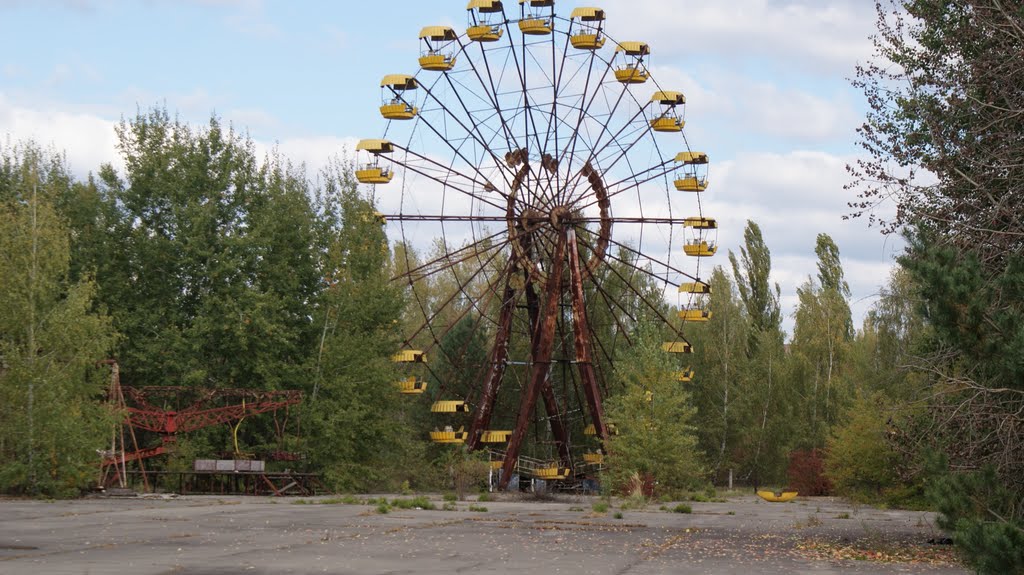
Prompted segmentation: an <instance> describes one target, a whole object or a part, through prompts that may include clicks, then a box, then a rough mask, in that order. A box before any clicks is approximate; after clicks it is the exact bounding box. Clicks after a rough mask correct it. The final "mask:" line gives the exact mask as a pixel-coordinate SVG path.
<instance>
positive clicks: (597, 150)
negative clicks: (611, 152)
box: [566, 91, 647, 190]
mask: <svg viewBox="0 0 1024 575" xmlns="http://www.w3.org/2000/svg"><path fill="white" fill-rule="evenodd" d="M625 93H626V92H625V91H623V94H625ZM623 94H620V95H619V100H618V101H616V103H615V108H613V109H612V112H611V114H610V116H609V120H610V118H611V117H612V116H614V114H615V109H617V108H618V106H619V104H620V103H621V101H622V95H623ZM646 109H647V107H646V106H643V107H641V108H640V109H639V110H638V111H637V113H636V114H634V115H633V117H632V118H630V120H629V121H628V122H626V123H625V124H624V125H623V126H622V127H621V128H619V131H617V132H615V134H614V135H613V136H612V137H611V139H610V140H609V142H608V143H606V144H604V145H603V146H599V144H600V143H601V139H602V138H603V137H604V135H605V133H607V130H608V124H607V123H606V124H605V125H604V126H602V128H601V132H600V133H599V134H598V136H597V139H596V140H595V141H594V143H593V146H592V149H591V151H590V155H589V156H588V157H587V159H586V161H585V162H584V165H586V164H591V163H593V162H594V161H595V160H598V159H599V158H600V155H601V152H602V151H604V149H605V148H607V147H608V146H609V145H611V144H612V143H613V142H617V141H618V138H619V137H620V136H621V135H622V134H623V132H625V131H626V130H627V129H628V128H629V127H630V126H635V122H636V119H637V118H639V117H640V116H642V115H643V114H644V111H645V110H646ZM609 123H610V122H609ZM601 169H602V170H605V171H607V170H608V168H607V167H605V166H603V165H602V166H601ZM579 178H580V175H579V174H577V175H576V178H575V179H574V180H572V181H570V182H569V185H568V186H566V189H568V190H573V189H575V187H576V185H578V184H579Z"/></svg>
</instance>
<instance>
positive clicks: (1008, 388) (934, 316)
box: [851, 0, 1024, 573]
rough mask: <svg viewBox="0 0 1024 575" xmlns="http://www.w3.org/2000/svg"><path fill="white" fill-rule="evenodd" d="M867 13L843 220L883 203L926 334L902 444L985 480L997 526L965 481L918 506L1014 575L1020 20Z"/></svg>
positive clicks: (1020, 488) (1004, 11)
mask: <svg viewBox="0 0 1024 575" xmlns="http://www.w3.org/2000/svg"><path fill="white" fill-rule="evenodd" d="M878 13H879V34H878V36H877V37H876V38H875V46H876V49H877V59H876V61H874V62H871V63H870V64H868V65H866V66H863V67H861V68H860V69H858V76H857V80H856V82H855V85H857V86H859V87H861V88H862V89H863V90H864V92H865V95H866V96H867V98H868V104H869V106H870V111H869V113H868V116H867V119H866V121H865V123H864V126H863V127H862V128H861V131H860V134H861V145H862V147H863V148H864V149H865V151H866V152H867V153H868V157H867V158H865V159H864V160H863V161H861V162H859V163H858V164H857V165H856V166H854V167H852V168H851V171H852V173H853V175H854V181H853V182H852V183H851V187H853V188H856V189H858V190H859V191H860V192H861V195H860V198H859V200H860V201H858V202H855V203H854V204H852V207H853V208H854V210H855V211H854V213H853V214H852V215H853V216H859V215H864V214H872V217H873V214H875V213H877V209H876V208H877V207H878V206H879V205H880V204H884V203H886V202H892V203H893V204H895V208H896V213H895V216H894V217H892V218H888V219H887V220H886V221H884V222H883V223H884V224H885V226H886V227H885V231H897V230H899V229H901V228H905V231H907V232H909V239H910V246H909V249H908V251H907V254H906V255H905V257H903V258H901V260H900V263H901V265H902V266H903V267H904V268H905V269H907V270H908V271H909V273H910V275H911V276H912V278H913V281H914V284H915V285H916V286H917V289H918V293H919V298H920V308H921V314H922V316H923V317H924V318H925V321H926V322H927V324H928V328H929V337H928V339H927V342H926V343H927V345H926V346H923V347H926V348H927V349H926V351H927V353H922V354H920V357H919V358H918V360H917V361H916V362H915V367H916V368H917V370H918V372H919V373H920V374H921V375H922V376H923V377H926V378H927V379H928V381H930V382H931V384H932V385H931V389H930V390H929V391H930V396H929V398H928V399H929V405H931V406H932V409H930V410H929V412H928V413H927V414H926V417H930V418H931V421H930V422H926V424H924V425H921V426H919V429H922V430H927V432H926V433H918V434H908V440H909V441H920V442H923V443H925V444H926V445H931V446H933V447H935V448H936V449H939V450H941V451H942V452H944V453H945V454H947V455H948V456H949V461H950V464H951V465H953V466H955V467H956V468H960V469H963V468H978V467H982V468H986V469H990V470H992V471H991V472H989V471H985V472H983V473H987V474H988V476H987V477H986V478H983V479H985V481H984V483H985V484H991V483H1000V484H1001V485H1002V486H1003V487H1004V488H1005V493H1004V494H1005V495H1006V496H1007V499H1008V500H1009V501H1008V503H1007V504H1008V507H1007V509H1009V510H1013V511H1012V512H1010V513H1007V514H1000V513H995V514H993V513H991V512H990V511H991V510H992V509H991V508H989V507H987V505H984V504H981V503H979V500H978V499H977V498H975V497H974V495H973V494H972V493H971V492H972V491H977V489H973V488H972V489H966V487H968V484H969V483H970V482H972V481H975V479H977V478H979V477H981V476H979V475H976V474H967V475H962V476H957V475H953V476H950V479H949V482H950V484H951V485H952V484H956V483H957V482H961V483H963V485H962V486H963V487H965V488H964V489H956V488H951V489H945V490H936V491H934V492H933V495H934V497H935V500H936V502H937V503H938V505H939V507H940V510H943V515H944V522H945V525H946V526H947V527H953V526H954V525H955V527H956V530H957V533H958V534H967V533H975V534H976V535H977V536H976V537H974V536H972V537H960V536H958V538H957V541H958V542H959V543H960V544H961V546H962V547H963V548H964V550H965V551H966V552H967V554H968V557H969V560H970V561H971V563H972V564H973V565H974V566H975V567H976V568H977V569H979V571H981V572H990V573H996V572H1000V573H1002V572H1012V570H1013V569H1017V570H1018V571H1017V572H1020V571H1019V553H1018V554H1017V555H1015V554H1014V553H1013V552H1012V549H1013V548H1014V546H1013V545H1012V544H1010V545H1007V543H1008V541H1009V540H1007V539H1006V538H1005V537H1002V536H1001V535H999V533H1004V534H1005V533H1019V531H1020V526H1019V523H1020V521H1021V519H1022V517H1024V515H1022V514H1024V481H1022V479H1021V478H1022V477H1024V456H1022V453H1024V448H1022V445H1021V440H1020V433H1018V432H1008V430H1011V429H1020V426H1021V424H1022V419H1021V413H1022V410H1024V387H1022V384H1021V382H1022V381H1024V380H1022V379H1021V377H1020V374H1021V373H1022V366H1024V359H1022V358H1024V331H1022V330H1024V327H1022V326H1021V319H1024V318H1022V313H1024V293H1022V290H1021V289H1020V282H1021V281H1022V279H1024V277H1022V275H1021V272H1022V271H1024V267H1022V256H1021V248H1022V244H1021V238H1022V237H1024V216H1022V214H1024V209H1022V207H1024V184H1022V182H1024V178H1022V176H1024V146H1022V145H1021V141H1022V138H1024V114H1022V113H1021V112H1022V110H1024V92H1022V91H1021V90H1020V89H1019V87H1020V85H1021V84H1022V82H1024V63H1022V62H1021V60H1020V58H1018V57H1017V55H1018V54H1019V53H1020V51H1021V49H1022V48H1024V11H1022V10H1021V8H1020V6H1018V5H1016V4H1008V3H1006V2H1003V1H1002V0H901V1H899V2H893V3H892V4H890V5H888V6H887V7H883V6H882V5H881V4H879V5H878ZM893 168H895V169H893ZM873 219H874V217H873ZM927 423H930V424H927ZM975 487H977V486H975ZM989 535H992V537H989ZM1010 543H1012V542H1010ZM1016 549H1018V550H1019V549H1020V545H1019V544H1018V545H1016ZM1015 558H1016V559H1015ZM1014 561H1017V563H1016V565H1017V567H1010V565H1012V564H1013V563H1014Z"/></svg>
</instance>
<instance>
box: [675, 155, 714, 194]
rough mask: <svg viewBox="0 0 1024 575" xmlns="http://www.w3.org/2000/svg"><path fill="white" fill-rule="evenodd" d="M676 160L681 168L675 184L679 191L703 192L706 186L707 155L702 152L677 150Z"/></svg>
mask: <svg viewBox="0 0 1024 575" xmlns="http://www.w3.org/2000/svg"><path fill="white" fill-rule="evenodd" d="M676 162H678V163H679V164H681V165H682V170H681V171H680V172H679V174H678V175H677V177H676V181H675V186H676V189H677V190H679V191H680V192H703V191H704V190H706V189H707V188H708V176H707V170H708V155H707V154H706V153H704V152H679V153H678V154H676Z"/></svg>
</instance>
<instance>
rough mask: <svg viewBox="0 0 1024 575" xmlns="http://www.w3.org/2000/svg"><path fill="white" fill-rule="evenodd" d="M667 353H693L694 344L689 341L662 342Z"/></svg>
mask: <svg viewBox="0 0 1024 575" xmlns="http://www.w3.org/2000/svg"><path fill="white" fill-rule="evenodd" d="M661 351H664V352H665V353H693V346H692V345H690V342H688V341H666V342H665V343H663V344H661Z"/></svg>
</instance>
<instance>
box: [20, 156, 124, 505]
mask: <svg viewBox="0 0 1024 575" xmlns="http://www.w3.org/2000/svg"><path fill="white" fill-rule="evenodd" d="M0 152H2V156H0V159H2V161H3V165H2V166H0V278H3V280H2V282H0V492H7V493H17V494H30V495H46V496H51V497H64V496H71V495H77V494H78V493H79V491H80V490H81V489H84V488H86V487H87V486H88V485H90V484H92V483H93V482H94V481H95V478H96V466H97V464H98V459H97V457H96V449H97V448H100V447H102V446H105V445H107V441H108V440H109V436H108V435H107V434H108V433H109V425H110V423H111V421H112V419H113V418H112V415H113V414H111V413H110V412H108V411H106V410H105V409H104V408H103V407H102V406H101V404H100V402H99V401H98V400H99V399H100V397H101V396H102V392H103V390H104V388H105V384H106V382H107V381H109V379H108V378H109V371H105V368H98V367H97V362H99V361H100V360H103V359H105V358H106V357H107V354H108V353H109V351H110V349H111V347H112V345H113V342H114V333H113V331H112V328H111V325H110V320H109V319H108V318H107V317H106V316H104V315H102V314H99V313H96V312H95V311H94V307H93V306H94V303H93V302H94V297H95V293H96V285H95V283H93V282H92V281H89V280H85V279H83V280H81V281H71V280H69V278H68V274H69V265H70V263H69V262H70V248H69V232H68V229H67V228H66V227H65V225H64V222H63V221H62V220H61V218H60V217H59V216H58V214H57V212H56V209H55V203H56V198H58V197H60V196H61V195H62V194H64V193H66V192H67V191H68V182H69V181H70V178H69V176H67V171H66V168H65V167H64V165H63V163H62V160H61V159H60V158H59V157H57V156H52V157H51V156H48V155H47V154H44V153H43V152H41V151H40V150H39V149H38V148H36V147H35V146H34V145H31V144H28V145H26V146H24V147H19V148H14V149H13V150H0Z"/></svg>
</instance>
